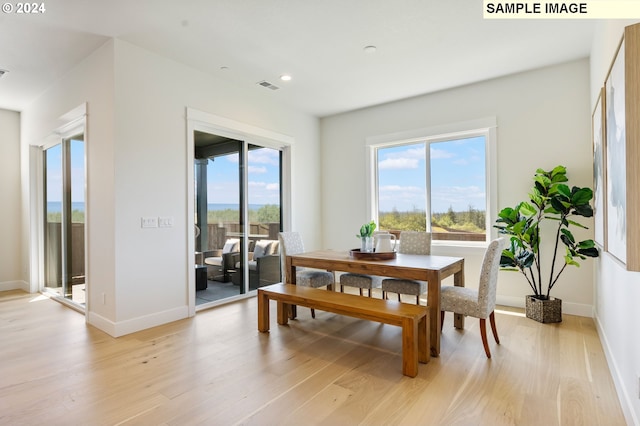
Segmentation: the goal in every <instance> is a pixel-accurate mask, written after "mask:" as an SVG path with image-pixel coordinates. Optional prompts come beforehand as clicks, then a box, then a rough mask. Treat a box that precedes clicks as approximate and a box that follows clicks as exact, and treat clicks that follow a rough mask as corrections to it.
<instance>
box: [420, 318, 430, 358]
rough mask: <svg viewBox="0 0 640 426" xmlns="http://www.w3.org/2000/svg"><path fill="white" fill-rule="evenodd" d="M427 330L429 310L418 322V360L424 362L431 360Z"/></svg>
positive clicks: (428, 331)
mask: <svg viewBox="0 0 640 426" xmlns="http://www.w3.org/2000/svg"><path fill="white" fill-rule="evenodd" d="M430 334H431V333H430V330H429V311H427V315H425V316H424V317H423V318H422V319H420V322H419V323H418V360H419V361H420V362H422V363H424V364H426V363H428V362H429V361H430V360H431V350H430V348H429V346H430V344H431V343H430V342H431V336H430Z"/></svg>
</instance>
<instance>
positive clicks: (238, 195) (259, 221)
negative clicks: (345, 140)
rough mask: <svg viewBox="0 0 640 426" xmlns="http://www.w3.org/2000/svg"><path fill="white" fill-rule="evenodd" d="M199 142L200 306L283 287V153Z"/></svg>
mask: <svg viewBox="0 0 640 426" xmlns="http://www.w3.org/2000/svg"><path fill="white" fill-rule="evenodd" d="M194 141H195V149H194V153H195V169H194V176H195V200H194V203H195V224H196V230H195V232H196V238H195V241H196V260H195V261H196V279H195V281H196V305H201V304H204V303H207V302H215V301H217V300H221V299H225V298H228V297H233V296H237V295H240V294H244V293H247V292H248V291H251V290H255V289H256V288H258V287H260V286H264V285H267V284H272V283H276V282H279V281H280V250H279V247H278V232H279V231H280V230H281V229H282V227H281V217H282V214H281V204H282V203H281V162H282V158H281V151H279V150H277V149H271V148H264V147H262V146H259V145H253V144H248V143H245V142H242V141H239V140H234V139H229V138H225V137H221V136H217V135H212V134H207V133H204V132H199V131H196V132H195V134H194ZM205 271H206V280H204V278H203V274H205ZM205 282H206V283H205Z"/></svg>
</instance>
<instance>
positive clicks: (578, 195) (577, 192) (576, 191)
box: [571, 186, 593, 206]
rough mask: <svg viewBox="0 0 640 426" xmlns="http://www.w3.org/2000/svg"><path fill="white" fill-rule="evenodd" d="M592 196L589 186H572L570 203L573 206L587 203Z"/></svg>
mask: <svg viewBox="0 0 640 426" xmlns="http://www.w3.org/2000/svg"><path fill="white" fill-rule="evenodd" d="M592 198H593V191H592V190H591V189H590V188H578V187H575V186H574V187H573V190H572V191H571V204H573V205H574V206H581V205H584V204H589V201H591V199H592Z"/></svg>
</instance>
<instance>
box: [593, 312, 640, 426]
mask: <svg viewBox="0 0 640 426" xmlns="http://www.w3.org/2000/svg"><path fill="white" fill-rule="evenodd" d="M594 322H595V323H596V330H597V331H598V336H599V337H600V343H601V344H602V349H603V350H604V356H605V358H606V359H607V364H608V365H609V371H610V372H611V377H612V378H613V384H614V386H615V387H616V391H617V392H618V401H620V407H621V408H622V413H623V414H624V418H625V419H626V421H627V423H628V424H630V425H640V419H639V418H638V415H637V414H636V413H635V412H634V411H633V404H632V403H631V401H632V399H631V395H629V392H627V389H626V388H625V387H624V381H623V380H622V375H621V374H620V369H619V368H618V365H617V364H616V359H615V358H614V357H613V353H612V351H611V347H610V346H609V341H608V340H607V335H606V334H605V332H604V330H603V329H602V324H600V319H599V318H598V314H597V313H596V314H595V315H594Z"/></svg>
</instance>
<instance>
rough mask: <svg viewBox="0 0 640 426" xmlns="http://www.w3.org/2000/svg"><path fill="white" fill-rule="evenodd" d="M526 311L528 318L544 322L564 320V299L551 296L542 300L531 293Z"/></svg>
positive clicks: (527, 300) (527, 298) (526, 304)
mask: <svg viewBox="0 0 640 426" xmlns="http://www.w3.org/2000/svg"><path fill="white" fill-rule="evenodd" d="M524 311H525V314H526V315H527V318H531V319H532V320H535V321H538V322H541V323H544V324H547V323H554V322H562V299H556V298H555V297H551V298H549V300H540V299H536V298H535V297H534V296H531V295H529V296H527V297H526V302H525V310H524Z"/></svg>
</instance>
